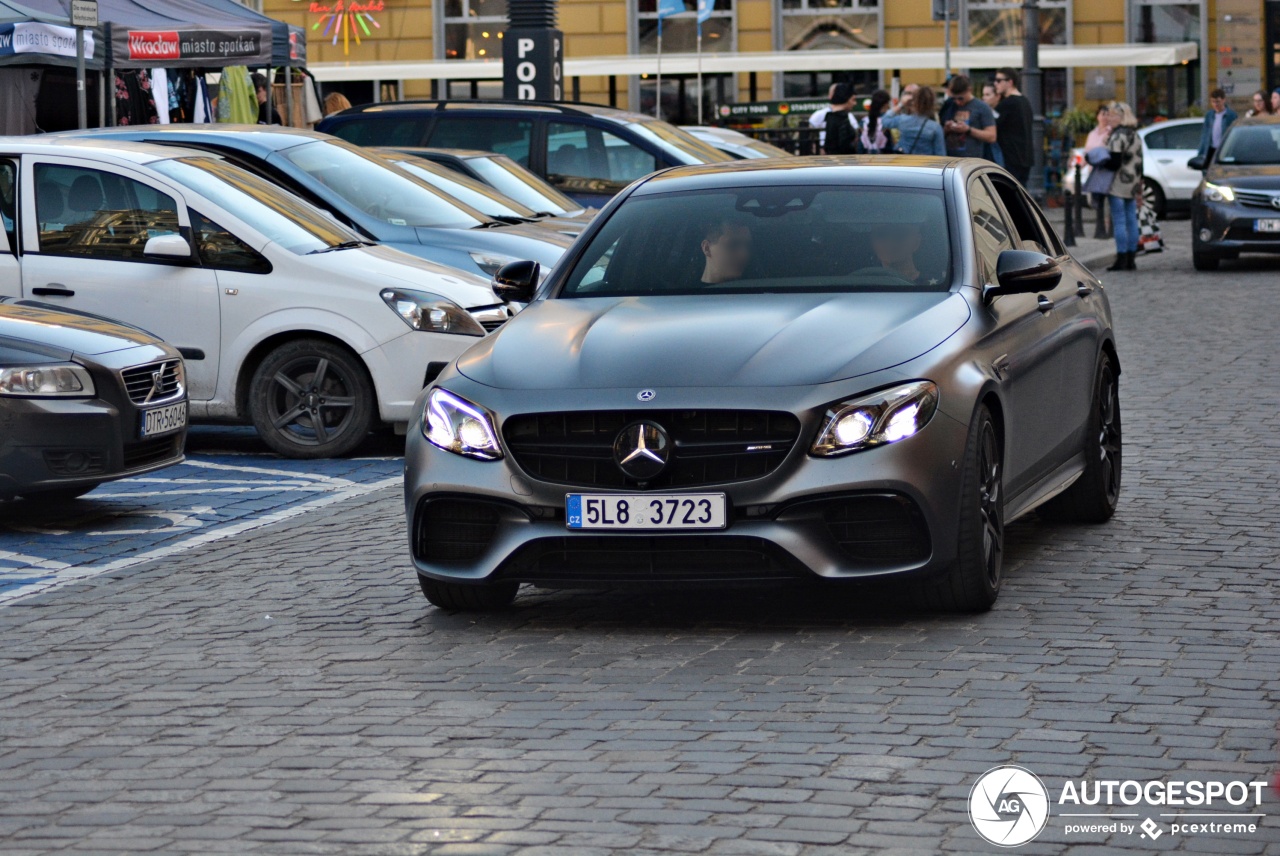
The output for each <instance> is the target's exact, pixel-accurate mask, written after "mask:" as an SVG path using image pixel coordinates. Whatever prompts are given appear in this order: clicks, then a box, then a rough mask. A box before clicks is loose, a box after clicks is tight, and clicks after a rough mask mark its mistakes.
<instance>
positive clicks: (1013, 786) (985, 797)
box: [969, 766, 1049, 847]
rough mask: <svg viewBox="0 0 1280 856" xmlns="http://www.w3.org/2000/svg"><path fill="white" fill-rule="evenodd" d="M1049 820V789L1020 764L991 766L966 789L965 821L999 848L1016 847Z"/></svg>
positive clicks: (1030, 837) (1042, 827)
mask: <svg viewBox="0 0 1280 856" xmlns="http://www.w3.org/2000/svg"><path fill="white" fill-rule="evenodd" d="M1048 820H1049V791H1048V789H1046V788H1045V786H1044V782H1042V781H1040V778H1039V777H1038V776H1036V774H1035V773H1033V772H1031V771H1030V770H1028V769H1025V768H1023V767H1014V766H1004V767H993V768H992V769H990V770H988V771H987V772H985V773H983V774H982V775H981V776H980V777H979V778H978V781H977V782H975V783H974V785H973V789H972V790H971V791H969V821H970V822H971V823H972V824H973V828H974V829H975V830H977V832H978V834H979V835H981V836H982V837H983V838H985V839H986V840H987V841H989V842H991V843H992V844H995V845H997V846H1000V847H1017V846H1018V845H1020V844H1026V843H1027V842H1028V841H1030V840H1031V839H1033V838H1035V837H1036V836H1037V835H1039V834H1040V832H1041V830H1043V829H1044V826H1045V823H1046V822H1047V821H1048Z"/></svg>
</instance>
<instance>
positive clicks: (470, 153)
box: [383, 146, 506, 160]
mask: <svg viewBox="0 0 1280 856" xmlns="http://www.w3.org/2000/svg"><path fill="white" fill-rule="evenodd" d="M383 148H388V149H395V150H397V151H401V152H410V153H411V154H415V155H445V156H447V157H455V158H458V159H459V160H471V159H472V158H503V157H506V155H500V154H498V153H497V152H486V151H482V150H481V149H437V148H435V147H434V146H384V147H383Z"/></svg>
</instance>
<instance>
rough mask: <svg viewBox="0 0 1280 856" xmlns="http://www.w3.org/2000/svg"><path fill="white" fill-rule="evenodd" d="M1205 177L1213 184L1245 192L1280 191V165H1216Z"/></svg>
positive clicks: (1210, 168)
mask: <svg viewBox="0 0 1280 856" xmlns="http://www.w3.org/2000/svg"><path fill="white" fill-rule="evenodd" d="M1204 177H1205V180H1206V181H1208V182H1210V183H1212V184H1226V185H1230V186H1231V187H1240V188H1243V189H1245V190H1280V164H1258V165H1256V166H1226V165H1223V164H1218V163H1215V164H1213V165H1212V166H1211V167H1209V171H1208V172H1207V173H1205V176H1204Z"/></svg>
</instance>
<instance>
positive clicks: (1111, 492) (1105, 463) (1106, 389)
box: [1040, 353, 1124, 523]
mask: <svg viewBox="0 0 1280 856" xmlns="http://www.w3.org/2000/svg"><path fill="white" fill-rule="evenodd" d="M1088 431H1089V433H1088V436H1087V437H1086V439H1085V445H1084V453H1085V461H1086V463H1085V467H1084V472H1083V473H1082V474H1081V475H1080V478H1078V479H1076V480H1075V482H1074V483H1073V484H1072V485H1071V487H1069V488H1067V489H1066V490H1065V491H1063V492H1062V493H1060V494H1058V495H1057V496H1055V497H1054V498H1053V499H1051V500H1049V501H1048V502H1046V503H1045V504H1044V505H1043V506H1041V508H1040V516H1041V517H1044V518H1047V519H1050V520H1054V521H1058V522H1063V523H1106V522H1107V521H1108V520H1110V519H1111V516H1112V515H1113V514H1115V511H1116V504H1117V503H1118V502H1119V501H1120V480H1121V476H1122V474H1123V466H1122V465H1123V462H1124V443H1123V439H1124V437H1123V432H1122V430H1121V423H1120V383H1119V378H1118V377H1117V376H1116V371H1115V365H1114V363H1113V361H1112V359H1111V356H1110V355H1109V354H1106V353H1104V354H1103V355H1102V359H1100V360H1099V361H1098V371H1097V374H1096V376H1095V379H1094V389H1093V403H1092V406H1091V412H1090V413H1089V428H1088Z"/></svg>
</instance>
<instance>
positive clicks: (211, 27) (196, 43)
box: [27, 0, 272, 68]
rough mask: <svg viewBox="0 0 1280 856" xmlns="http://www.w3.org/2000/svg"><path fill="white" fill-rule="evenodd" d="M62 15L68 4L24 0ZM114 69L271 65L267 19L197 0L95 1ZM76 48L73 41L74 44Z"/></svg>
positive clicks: (65, 1)
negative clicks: (248, 17)
mask: <svg viewBox="0 0 1280 856" xmlns="http://www.w3.org/2000/svg"><path fill="white" fill-rule="evenodd" d="M27 4H28V5H30V6H32V7H33V8H35V9H37V10H40V11H43V12H46V13H49V14H61V15H62V16H64V17H66V16H67V15H68V8H69V6H70V0H27ZM98 19H99V20H100V21H101V22H102V24H103V30H104V32H105V33H106V36H107V38H106V42H107V51H106V53H107V56H106V58H105V59H106V64H107V65H108V66H110V67H112V68H216V67H219V66H227V65H251V66H265V65H267V64H269V63H270V62H271V56H272V32H271V24H270V19H269V18H265V17H261V19H260V20H247V19H246V18H245V17H244V16H242V15H239V14H233V13H230V12H228V11H226V10H225V9H220V8H217V7H216V6H215V5H213V4H211V3H205V2H201V0H146V2H145V3H144V2H142V0H98ZM73 44H74V43H73Z"/></svg>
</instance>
